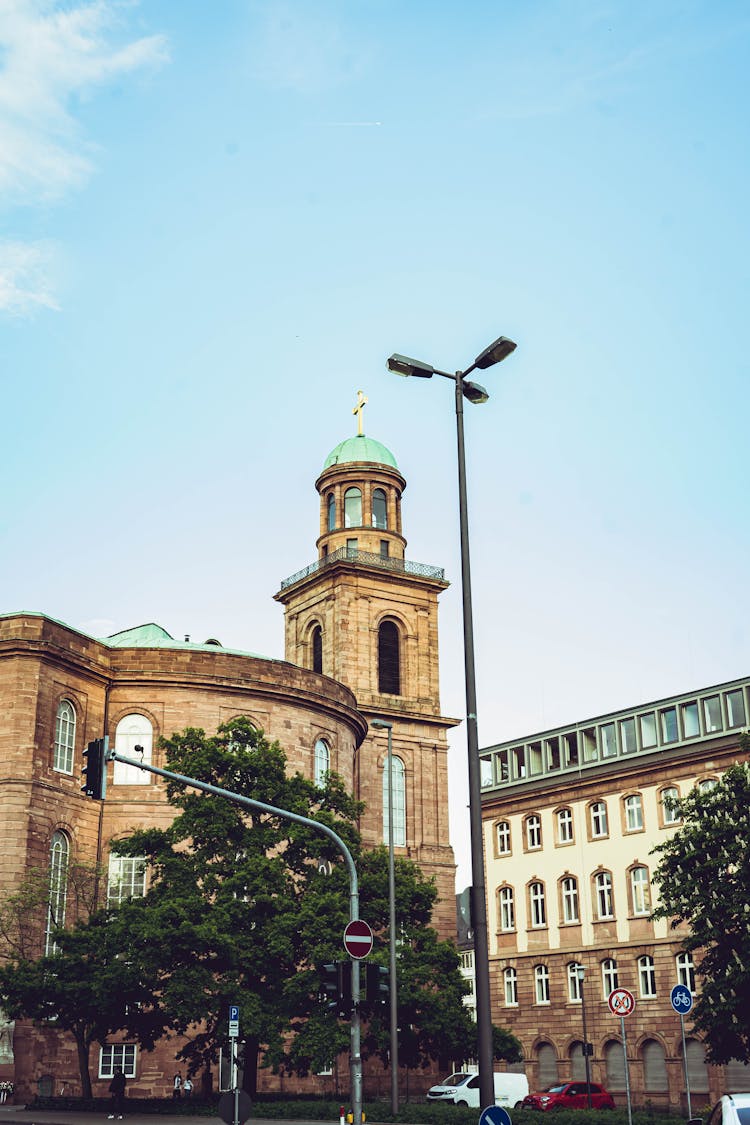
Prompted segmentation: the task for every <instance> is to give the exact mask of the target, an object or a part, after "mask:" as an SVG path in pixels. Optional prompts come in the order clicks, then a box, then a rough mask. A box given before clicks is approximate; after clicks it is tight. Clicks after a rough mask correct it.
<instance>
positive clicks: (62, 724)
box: [52, 699, 76, 773]
mask: <svg viewBox="0 0 750 1125" xmlns="http://www.w3.org/2000/svg"><path fill="white" fill-rule="evenodd" d="M75 744H76V713H75V710H74V708H73V704H72V703H71V702H70V700H69V699H63V700H61V701H60V706H59V707H58V708H57V722H56V723H55V754H54V760H53V764H52V768H53V769H56V770H59V771H60V773H72V772H73V752H74V750H75Z"/></svg>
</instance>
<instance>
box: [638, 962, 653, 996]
mask: <svg viewBox="0 0 750 1125" xmlns="http://www.w3.org/2000/svg"><path fill="white" fill-rule="evenodd" d="M638 988H639V991H640V993H641V996H642V997H643V999H644V1000H653V999H654V997H655V996H656V970H655V968H654V959H653V957H649V956H644V957H639V958H638Z"/></svg>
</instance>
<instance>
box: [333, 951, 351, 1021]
mask: <svg viewBox="0 0 750 1125" xmlns="http://www.w3.org/2000/svg"><path fill="white" fill-rule="evenodd" d="M336 968H337V970H338V989H339V1015H340V1016H343V1018H344V1019H349V1017H350V1016H351V1014H352V1007H353V1005H352V963H351V961H349V960H348V959H347V960H346V961H337V962H336Z"/></svg>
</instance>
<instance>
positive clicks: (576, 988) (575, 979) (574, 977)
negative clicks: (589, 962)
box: [568, 961, 582, 1003]
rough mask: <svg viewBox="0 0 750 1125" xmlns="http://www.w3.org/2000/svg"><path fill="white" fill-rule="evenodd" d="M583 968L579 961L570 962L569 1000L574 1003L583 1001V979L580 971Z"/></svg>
mask: <svg viewBox="0 0 750 1125" xmlns="http://www.w3.org/2000/svg"><path fill="white" fill-rule="evenodd" d="M580 968H582V965H581V963H580V962H579V961H569V962H568V999H569V1000H572V1001H573V1002H574V1003H575V1002H576V1001H579V1000H580V999H581V984H582V981H581V977H580V976H579V973H578V970H579V969H580Z"/></svg>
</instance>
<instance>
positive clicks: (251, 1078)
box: [242, 1039, 258, 1098]
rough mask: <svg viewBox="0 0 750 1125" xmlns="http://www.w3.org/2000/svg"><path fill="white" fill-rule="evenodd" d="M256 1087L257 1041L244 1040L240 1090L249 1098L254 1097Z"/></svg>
mask: <svg viewBox="0 0 750 1125" xmlns="http://www.w3.org/2000/svg"><path fill="white" fill-rule="evenodd" d="M257 1086H258V1040H257V1039H246V1040H245V1051H244V1066H243V1069H242V1089H243V1090H245V1091H246V1092H247V1093H248V1094H249V1095H250V1097H251V1098H254V1097H255V1094H256V1090H257Z"/></svg>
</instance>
